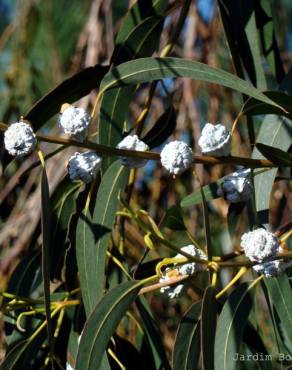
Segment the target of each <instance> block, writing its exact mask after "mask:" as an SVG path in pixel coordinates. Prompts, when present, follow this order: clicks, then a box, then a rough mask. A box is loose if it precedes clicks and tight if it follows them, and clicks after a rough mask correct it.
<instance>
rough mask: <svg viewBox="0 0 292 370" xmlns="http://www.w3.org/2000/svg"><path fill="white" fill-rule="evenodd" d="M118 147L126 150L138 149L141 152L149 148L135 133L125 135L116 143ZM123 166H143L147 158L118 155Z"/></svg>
mask: <svg viewBox="0 0 292 370" xmlns="http://www.w3.org/2000/svg"><path fill="white" fill-rule="evenodd" d="M117 148H118V149H126V150H138V151H141V152H146V151H147V150H149V147H148V145H147V144H145V143H144V142H143V141H142V140H140V139H139V138H138V136H137V135H128V136H126V137H125V138H124V139H123V140H122V141H121V142H120V143H119V144H118V145H117ZM119 158H120V161H121V163H122V165H123V166H126V167H130V168H139V167H143V166H145V164H146V163H147V159H144V158H133V157H119Z"/></svg>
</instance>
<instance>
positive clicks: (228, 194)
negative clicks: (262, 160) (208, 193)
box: [217, 169, 253, 203]
mask: <svg viewBox="0 0 292 370" xmlns="http://www.w3.org/2000/svg"><path fill="white" fill-rule="evenodd" d="M252 190H253V187H252V183H251V180H250V169H247V170H239V171H236V172H234V173H232V174H231V175H229V176H226V177H225V178H224V180H223V182H222V183H221V185H220V187H219V188H218V191H217V194H218V195H219V196H220V197H223V198H224V199H226V200H228V201H229V202H231V203H238V202H246V201H247V200H248V199H250V198H251V196H252Z"/></svg>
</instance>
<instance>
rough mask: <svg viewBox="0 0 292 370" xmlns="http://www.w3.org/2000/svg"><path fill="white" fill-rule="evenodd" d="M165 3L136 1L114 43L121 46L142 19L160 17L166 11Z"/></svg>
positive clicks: (154, 0) (157, 0)
mask: <svg viewBox="0 0 292 370" xmlns="http://www.w3.org/2000/svg"><path fill="white" fill-rule="evenodd" d="M167 3H168V2H167V1H161V0H146V1H137V2H136V3H135V4H134V5H133V6H132V7H131V8H130V10H129V11H128V13H127V14H126V16H125V18H124V21H123V23H122V25H121V27H120V29H119V32H118V34H117V37H116V40H115V43H116V44H121V43H122V42H123V41H124V40H125V39H126V38H127V36H128V34H129V33H130V32H131V30H132V29H133V28H135V27H136V26H137V25H138V24H139V23H140V22H141V21H142V20H143V19H145V18H148V17H151V16H159V15H162V14H163V13H164V12H165V10H166V7H167Z"/></svg>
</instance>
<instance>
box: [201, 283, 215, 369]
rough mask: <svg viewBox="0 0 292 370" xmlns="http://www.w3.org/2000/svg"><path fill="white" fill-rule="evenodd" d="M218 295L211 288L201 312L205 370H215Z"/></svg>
mask: <svg viewBox="0 0 292 370" xmlns="http://www.w3.org/2000/svg"><path fill="white" fill-rule="evenodd" d="M216 306H217V305H216V295H215V289H214V288H213V287H212V286H209V287H208V288H207V289H206V290H205V293H204V297H203V301H202V310H201V352H202V364H203V369H204V370H213V369H214V344H215V335H214V333H215V332H216V317H217V308H216Z"/></svg>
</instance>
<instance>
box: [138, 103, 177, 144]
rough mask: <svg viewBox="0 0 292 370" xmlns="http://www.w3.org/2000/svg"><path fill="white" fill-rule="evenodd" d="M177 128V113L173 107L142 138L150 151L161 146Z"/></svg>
mask: <svg viewBox="0 0 292 370" xmlns="http://www.w3.org/2000/svg"><path fill="white" fill-rule="evenodd" d="M175 128H176V113H175V110H174V108H173V107H170V108H168V109H167V110H166V111H165V112H164V113H163V114H162V115H161V116H160V117H159V118H158V120H157V121H156V123H155V124H154V126H153V127H152V128H151V129H150V130H149V131H148V132H147V134H146V135H145V136H143V137H142V141H144V142H145V143H146V144H147V145H148V146H149V148H150V149H152V148H155V147H157V146H159V145H161V144H162V143H163V142H164V141H165V140H166V139H168V138H169V136H170V135H172V134H173V132H174V131H175Z"/></svg>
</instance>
